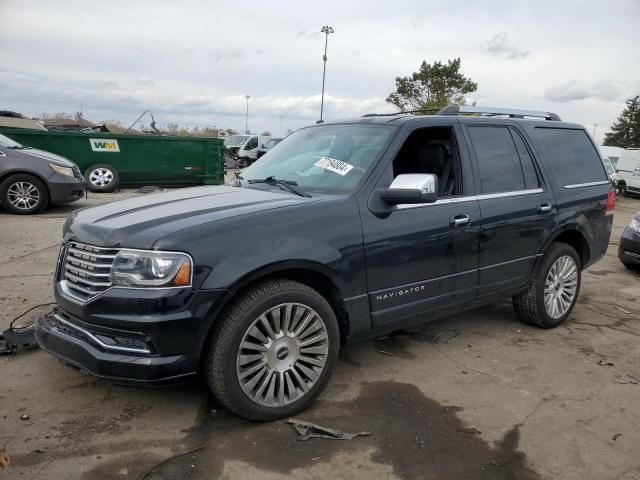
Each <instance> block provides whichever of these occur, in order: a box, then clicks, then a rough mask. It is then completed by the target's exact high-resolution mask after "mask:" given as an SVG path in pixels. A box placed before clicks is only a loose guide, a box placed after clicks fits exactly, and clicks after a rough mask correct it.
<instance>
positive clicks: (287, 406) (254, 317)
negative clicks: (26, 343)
mask: <svg viewBox="0 0 640 480" xmlns="http://www.w3.org/2000/svg"><path fill="white" fill-rule="evenodd" d="M460 112H464V113H478V114H479V115H475V116H473V115H458V113H460ZM614 202H615V196H614V194H613V190H612V189H611V185H610V183H609V181H608V179H607V174H606V171H605V169H604V166H603V164H602V162H601V161H600V158H599V155H598V152H597V150H596V147H595V145H594V144H593V142H592V140H591V138H590V137H589V135H588V134H587V132H586V131H585V129H584V127H582V126H580V125H574V124H569V123H563V122H561V121H560V119H559V118H558V117H557V115H554V114H551V113H546V112H533V111H513V110H506V109H487V108H484V109H482V108H477V107H457V106H452V107H448V108H446V109H444V110H442V111H441V112H439V115H435V116H415V115H407V114H398V115H376V116H365V117H363V118H358V119H355V120H350V121H343V122H335V123H324V124H321V125H317V126H312V127H309V128H303V129H301V130H298V131H296V132H295V133H293V134H291V135H290V136H288V137H287V138H286V139H284V140H283V141H282V142H281V143H280V144H278V145H276V146H275V147H274V148H273V149H272V150H271V151H270V153H269V155H266V156H265V157H264V158H261V159H260V160H258V161H257V162H256V163H254V164H253V165H252V166H251V167H249V168H247V169H245V170H243V171H242V172H241V173H239V174H238V175H237V178H235V179H234V181H233V182H231V184H229V185H226V186H219V187H208V186H205V187H197V188H190V189H184V190H176V191H171V192H166V193H161V194H158V195H151V196H145V197H141V198H135V199H130V200H125V201H120V202H114V203H111V204H107V205H103V206H99V207H95V208H90V209H83V210H80V211H77V212H75V213H73V214H72V215H71V216H70V217H69V218H68V220H67V222H66V224H65V225H64V244H63V246H62V250H61V252H60V257H59V262H58V270H57V273H56V278H55V298H56V302H57V308H56V310H55V311H54V312H53V313H52V314H50V315H47V316H45V317H42V318H41V319H40V320H39V322H38V324H37V328H36V337H37V340H38V343H39V344H40V346H41V347H42V348H44V349H45V350H47V351H49V352H51V353H52V354H53V355H55V356H57V357H59V358H61V359H62V360H63V361H65V362H67V363H69V364H72V365H75V366H77V367H80V368H81V369H83V370H86V371H88V372H90V373H92V374H94V375H97V376H99V377H101V378H104V379H107V380H110V381H114V382H120V383H130V384H142V383H144V384H165V383H175V382H178V381H182V380H184V379H186V378H188V377H190V376H192V375H195V374H196V372H198V371H200V372H202V373H203V374H204V376H205V377H206V379H207V382H208V384H209V386H210V388H211V390H212V391H213V393H214V394H215V395H216V397H217V398H218V399H219V400H220V401H221V402H222V403H223V404H224V405H225V406H227V407H228V408H229V409H230V410H232V411H233V412H235V413H237V414H239V415H241V416H243V417H246V418H249V419H253V420H271V419H276V418H282V417H287V416H290V415H292V414H294V413H296V412H298V411H300V410H302V409H303V408H305V407H306V406H307V405H309V403H310V402H311V401H312V400H313V399H314V398H315V397H316V396H317V395H318V394H319V393H320V392H321V391H322V389H323V388H324V386H325V385H326V383H327V382H328V380H329V377H330V375H331V372H332V370H333V368H334V366H335V364H336V360H337V355H338V350H339V348H340V345H341V344H342V343H344V341H346V340H350V339H354V338H358V337H364V336H371V335H377V334H381V333H384V332H389V331H393V330H398V329H401V328H405V327H408V326H411V325H414V324H416V323H421V322H426V321H429V320H433V319H435V318H438V317H441V316H444V315H449V314H452V313H455V312H459V311H461V310H465V309H469V308H472V307H475V306H478V305H483V304H487V303H490V302H494V301H496V300H500V299H503V298H508V297H512V298H513V304H514V307H515V309H516V311H517V312H518V313H519V314H520V316H521V317H522V319H523V320H524V321H525V322H528V323H530V324H533V325H536V326H539V327H542V328H551V327H555V326H557V325H559V324H560V323H562V322H563V321H565V320H566V319H567V317H568V316H569V315H570V313H571V311H572V308H573V306H574V304H575V302H576V299H577V296H578V292H579V290H580V278H581V271H582V270H583V269H584V268H585V267H587V266H589V265H591V264H593V263H594V262H596V261H597V260H598V259H599V258H601V257H602V256H603V255H604V253H605V250H606V248H607V245H608V241H609V236H610V233H611V224H612V213H613V210H614Z"/></svg>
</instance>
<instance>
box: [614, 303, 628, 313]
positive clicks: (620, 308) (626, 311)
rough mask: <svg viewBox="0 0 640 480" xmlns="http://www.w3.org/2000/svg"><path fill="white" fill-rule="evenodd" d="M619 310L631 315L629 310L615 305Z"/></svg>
mask: <svg viewBox="0 0 640 480" xmlns="http://www.w3.org/2000/svg"><path fill="white" fill-rule="evenodd" d="M614 306H615V307H616V308H617V309H618V310H620V311H621V312H622V313H626V314H627V315H631V312H630V311H629V310H625V309H624V308H622V307H619V306H618V305H614Z"/></svg>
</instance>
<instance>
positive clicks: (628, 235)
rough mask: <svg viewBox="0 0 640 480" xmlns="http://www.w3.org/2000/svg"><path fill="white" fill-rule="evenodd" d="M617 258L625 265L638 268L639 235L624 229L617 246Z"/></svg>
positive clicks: (639, 258)
mask: <svg viewBox="0 0 640 480" xmlns="http://www.w3.org/2000/svg"><path fill="white" fill-rule="evenodd" d="M618 258H619V259H620V261H621V262H622V263H624V264H625V265H630V266H635V267H640V234H638V233H636V232H634V231H633V230H631V229H630V228H629V227H626V228H625V229H624V232H622V237H621V238H620V243H619V246H618Z"/></svg>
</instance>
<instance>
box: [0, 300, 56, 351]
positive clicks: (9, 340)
mask: <svg viewBox="0 0 640 480" xmlns="http://www.w3.org/2000/svg"><path fill="white" fill-rule="evenodd" d="M51 305H55V303H41V304H40V305H36V306H34V307H31V308H30V309H28V310H27V311H25V312H23V313H21V314H20V315H18V316H17V317H15V318H14V319H13V320H11V322H9V328H7V329H6V330H5V331H4V332H2V334H0V342H2V343H4V345H2V346H0V355H10V356H13V355H15V354H16V353H18V349H19V348H31V347H37V346H38V344H37V343H36V337H35V332H34V329H33V325H34V323H35V321H31V322H29V323H28V324H26V325H16V323H17V322H18V320H20V319H21V318H22V317H24V316H25V315H27V314H28V313H31V312H32V311H34V310H35V309H36V308H40V307H49V306H51Z"/></svg>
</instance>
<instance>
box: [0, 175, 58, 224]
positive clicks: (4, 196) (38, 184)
mask: <svg viewBox="0 0 640 480" xmlns="http://www.w3.org/2000/svg"><path fill="white" fill-rule="evenodd" d="M19 183H22V184H24V185H29V186H32V187H33V188H35V191H37V195H38V200H37V203H35V204H34V205H33V206H30V207H26V206H25V208H21V207H18V206H15V205H14V204H12V203H11V200H12V199H13V197H12V198H10V196H11V191H10V190H12V187H13V188H15V187H14V186H15V185H17V184H19ZM32 192H34V191H33V190H32ZM0 202H1V203H2V206H3V207H4V208H5V209H6V210H7V211H9V212H11V213H16V214H18V215H30V214H33V213H39V212H41V211H42V210H44V209H45V208H46V207H47V205H49V189H48V188H47V186H46V185H45V183H44V182H43V181H42V180H40V179H39V178H38V177H35V176H33V175H29V174H26V173H20V174H17V175H11V176H10V177H8V178H6V179H5V180H4V181H3V182H2V183H1V184H0Z"/></svg>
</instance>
